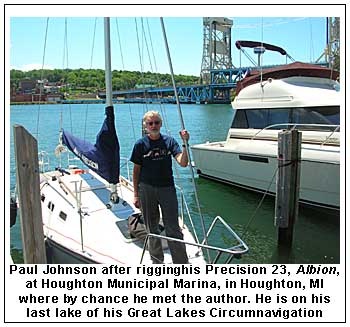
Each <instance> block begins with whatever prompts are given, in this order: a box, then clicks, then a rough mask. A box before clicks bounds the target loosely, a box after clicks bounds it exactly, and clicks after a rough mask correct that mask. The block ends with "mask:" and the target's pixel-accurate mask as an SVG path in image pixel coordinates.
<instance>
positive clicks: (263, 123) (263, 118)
mask: <svg viewBox="0 0 350 327" xmlns="http://www.w3.org/2000/svg"><path fill="white" fill-rule="evenodd" d="M278 124H305V125H300V126H297V128H298V129H301V130H305V129H307V130H316V131H317V130H322V131H325V130H326V131H333V130H334V129H335V127H334V125H339V124H340V107H339V106H323V107H305V108H273V109H239V110H237V111H236V114H235V116H234V119H233V122H232V126H231V128H256V129H262V128H266V127H268V126H271V125H274V126H271V129H281V128H286V127H283V126H278ZM306 125H307V126H306ZM327 125H333V126H327ZM337 131H339V129H337Z"/></svg>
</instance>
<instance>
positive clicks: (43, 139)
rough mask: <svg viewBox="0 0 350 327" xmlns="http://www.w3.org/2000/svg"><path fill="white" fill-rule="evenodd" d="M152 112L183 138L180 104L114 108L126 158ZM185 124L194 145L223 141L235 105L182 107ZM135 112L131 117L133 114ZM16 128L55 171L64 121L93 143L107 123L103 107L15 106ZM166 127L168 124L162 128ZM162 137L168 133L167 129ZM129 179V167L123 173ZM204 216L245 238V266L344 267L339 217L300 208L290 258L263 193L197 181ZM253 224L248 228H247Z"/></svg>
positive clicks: (183, 173) (16, 236)
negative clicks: (22, 129)
mask: <svg viewBox="0 0 350 327" xmlns="http://www.w3.org/2000/svg"><path fill="white" fill-rule="evenodd" d="M147 110H157V111H163V112H164V113H165V114H163V117H164V118H166V122H167V125H168V126H167V127H168V129H169V130H170V134H171V135H173V136H174V137H176V138H177V139H178V141H179V142H180V138H179V135H178V131H179V130H180V129H181V124H180V119H179V117H178V112H177V108H176V105H169V104H168V105H165V106H164V107H162V108H160V107H159V105H145V104H130V105H129V104H121V105H116V106H115V113H116V128H117V133H118V137H119V140H120V144H121V156H122V157H127V158H129V157H130V154H131V149H132V146H133V144H134V141H135V138H134V132H135V136H136V137H137V138H139V137H140V135H141V132H140V131H141V120H142V116H143V113H144V112H145V111H147ZM182 111H183V115H184V121H185V125H186V128H187V129H188V130H189V132H190V135H191V138H190V144H197V143H203V142H206V141H220V140H224V139H225V138H226V134H227V130H228V128H229V126H230V123H231V120H232V116H233V111H232V109H231V107H230V105H182ZM130 112H131V115H130ZM10 117H11V118H10V120H11V127H12V126H13V125H14V124H19V125H22V126H24V127H25V128H26V129H27V130H28V131H29V132H30V133H32V134H33V135H34V136H35V135H36V133H37V130H38V132H39V133H38V142H39V150H45V151H46V152H48V153H49V154H50V164H51V168H54V167H56V166H57V165H58V162H57V159H56V158H55V156H54V149H55V147H56V146H57V144H58V131H59V125H60V117H62V125H63V127H64V128H65V129H67V130H69V131H73V133H74V134H75V135H77V136H80V137H84V135H85V138H86V139H87V140H89V141H90V142H94V140H95V137H96V133H97V132H98V131H99V129H100V127H101V123H102V121H103V119H104V106H103V105H101V104H93V105H79V104H78V105H41V106H40V108H39V106H32V105H26V106H11V116H10ZM37 126H38V128H37ZM163 126H164V124H163ZM162 132H163V133H166V129H165V128H163V131H162ZM13 153H14V152H13V135H12V128H11V158H10V175H11V178H10V183H11V185H10V187H11V190H12V191H13V190H14V187H15V178H16V176H15V161H14V155H13ZM121 172H122V173H123V175H126V166H125V165H124V166H123V167H122V169H121ZM178 172H179V175H180V178H176V180H177V183H178V184H181V186H182V187H183V189H184V192H185V194H186V200H187V202H188V204H189V207H190V209H191V211H192V212H193V218H194V219H195V225H196V230H197V233H198V235H201V224H200V222H199V217H198V213H197V209H196V203H195V197H194V192H193V186H192V183H191V174H190V171H189V169H188V168H180V167H179V168H178ZM196 183H197V189H198V195H199V199H200V204H201V211H202V215H203V217H204V219H205V223H206V225H208V224H209V223H210V221H211V220H212V219H213V218H214V217H215V216H217V215H219V216H221V217H223V218H224V219H225V220H226V221H227V223H229V224H230V225H231V226H232V227H233V228H234V230H235V231H236V232H238V233H239V234H240V235H243V239H244V241H245V242H246V243H247V244H248V246H249V248H250V251H249V253H248V254H247V255H245V256H243V257H242V259H241V260H240V261H239V262H240V263H277V262H290V263H314V264H322V263H339V261H340V259H339V256H340V254H339V252H340V250H339V247H340V223H339V215H337V214H330V213H329V212H324V211H320V210H316V209H311V208H303V207H302V208H300V213H299V217H298V220H297V222H296V225H295V230H294V241H293V249H292V253H291V254H290V256H289V257H288V258H287V259H286V258H284V257H281V255H280V254H279V252H278V251H277V247H276V244H277V234H276V228H275V227H274V224H273V221H274V199H273V198H271V197H266V198H265V200H264V201H263V203H262V205H261V206H260V208H259V210H258V211H257V212H256V214H255V215H254V212H255V210H256V208H257V206H258V204H259V202H260V200H261V198H262V195H261V194H256V193H253V192H249V191H245V190H241V189H238V188H234V187H232V186H227V185H223V184H220V183H217V182H213V181H208V180H205V179H202V178H198V177H197V176H196ZM248 222H249V224H248ZM210 241H211V242H213V245H225V244H226V243H227V238H226V235H224V234H223V233H221V232H219V233H217V234H216V235H213V238H212V239H210ZM11 247H13V248H15V249H21V248H22V245H21V237H20V226H19V223H18V220H17V224H16V225H15V226H14V227H12V229H11Z"/></svg>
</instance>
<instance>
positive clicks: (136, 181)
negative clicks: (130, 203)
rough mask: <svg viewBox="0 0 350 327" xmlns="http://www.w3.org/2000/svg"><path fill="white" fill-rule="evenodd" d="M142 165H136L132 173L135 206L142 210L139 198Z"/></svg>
mask: <svg viewBox="0 0 350 327" xmlns="http://www.w3.org/2000/svg"><path fill="white" fill-rule="evenodd" d="M140 171H141V165H137V164H135V163H134V169H133V171H132V182H133V185H134V206H135V207H136V208H140V198H139V180H140Z"/></svg>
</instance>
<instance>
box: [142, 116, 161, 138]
mask: <svg viewBox="0 0 350 327" xmlns="http://www.w3.org/2000/svg"><path fill="white" fill-rule="evenodd" d="M143 125H144V127H146V130H147V133H148V134H150V135H153V136H157V135H159V133H160V128H161V127H162V117H161V116H160V114H159V112H158V111H148V112H146V113H145V115H144V116H143Z"/></svg>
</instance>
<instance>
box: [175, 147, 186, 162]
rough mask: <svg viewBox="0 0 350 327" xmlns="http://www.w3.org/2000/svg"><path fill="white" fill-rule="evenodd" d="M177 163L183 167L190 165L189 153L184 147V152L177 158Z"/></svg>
mask: <svg viewBox="0 0 350 327" xmlns="http://www.w3.org/2000/svg"><path fill="white" fill-rule="evenodd" d="M175 159H176V161H177V162H178V164H179V165H180V166H181V167H187V165H188V155H187V151H186V148H185V147H184V146H183V147H182V152H181V153H179V154H178V155H177V156H176V157H175Z"/></svg>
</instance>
